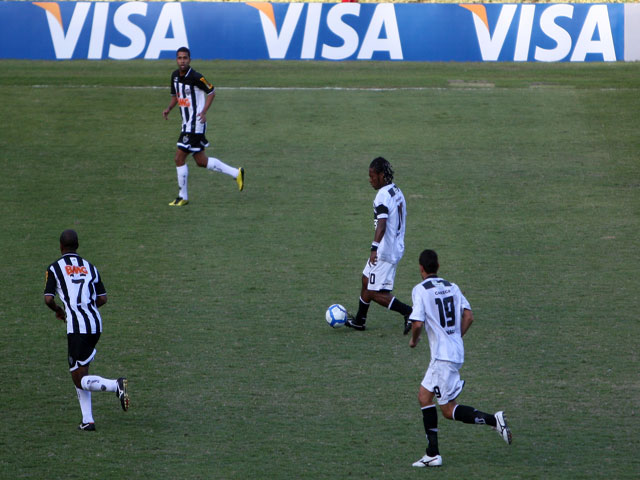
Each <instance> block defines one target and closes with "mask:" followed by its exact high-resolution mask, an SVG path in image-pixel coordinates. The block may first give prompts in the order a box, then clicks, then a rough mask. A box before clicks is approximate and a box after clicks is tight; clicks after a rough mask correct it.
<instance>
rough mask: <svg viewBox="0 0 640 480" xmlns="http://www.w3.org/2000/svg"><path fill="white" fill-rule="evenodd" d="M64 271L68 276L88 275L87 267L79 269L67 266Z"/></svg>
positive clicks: (74, 266)
mask: <svg viewBox="0 0 640 480" xmlns="http://www.w3.org/2000/svg"><path fill="white" fill-rule="evenodd" d="M64 269H65V271H66V272H67V275H76V274H78V275H86V274H87V273H88V272H87V267H78V266H77V265H66V266H65V267H64Z"/></svg>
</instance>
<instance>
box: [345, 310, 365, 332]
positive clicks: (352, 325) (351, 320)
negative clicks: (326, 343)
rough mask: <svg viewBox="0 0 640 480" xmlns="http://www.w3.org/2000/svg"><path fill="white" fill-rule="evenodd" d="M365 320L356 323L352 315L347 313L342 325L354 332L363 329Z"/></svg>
mask: <svg viewBox="0 0 640 480" xmlns="http://www.w3.org/2000/svg"><path fill="white" fill-rule="evenodd" d="M366 321H367V320H366V319H365V320H364V321H363V322H362V323H356V319H355V317H354V316H353V315H351V314H350V313H347V319H346V320H345V322H344V324H345V325H346V326H347V327H349V328H353V329H354V330H360V331H362V330H364V329H365V326H364V324H365V322H366Z"/></svg>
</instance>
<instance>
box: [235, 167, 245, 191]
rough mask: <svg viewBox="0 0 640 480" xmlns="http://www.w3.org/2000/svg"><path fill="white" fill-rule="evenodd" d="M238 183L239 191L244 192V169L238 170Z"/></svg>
mask: <svg viewBox="0 0 640 480" xmlns="http://www.w3.org/2000/svg"><path fill="white" fill-rule="evenodd" d="M236 183H237V184H238V190H240V191H242V190H243V189H244V168H242V167H240V168H239V169H238V176H237V177H236Z"/></svg>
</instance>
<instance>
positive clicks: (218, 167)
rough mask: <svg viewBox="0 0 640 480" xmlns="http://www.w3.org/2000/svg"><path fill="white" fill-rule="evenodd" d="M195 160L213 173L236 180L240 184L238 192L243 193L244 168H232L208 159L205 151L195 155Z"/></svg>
mask: <svg viewBox="0 0 640 480" xmlns="http://www.w3.org/2000/svg"><path fill="white" fill-rule="evenodd" d="M193 158H195V160H196V163H197V164H198V165H199V166H200V167H203V168H206V169H207V170H211V171H213V172H220V173H224V174H226V175H229V176H231V177H233V178H235V179H236V183H237V184H238V190H240V191H242V190H243V189H244V168H235V167H231V166H229V165H227V164H226V163H224V162H223V161H222V160H220V159H218V158H215V157H208V156H207V154H206V153H205V151H204V149H203V150H202V151H200V152H197V153H194V154H193Z"/></svg>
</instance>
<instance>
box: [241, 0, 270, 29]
mask: <svg viewBox="0 0 640 480" xmlns="http://www.w3.org/2000/svg"><path fill="white" fill-rule="evenodd" d="M247 5H249V6H250V7H253V8H256V9H258V10H260V11H261V12H262V13H264V14H265V15H266V16H267V17H268V18H269V20H271V23H273V28H277V27H276V17H275V15H274V14H273V5H271V4H270V3H267V2H260V3H247Z"/></svg>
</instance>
